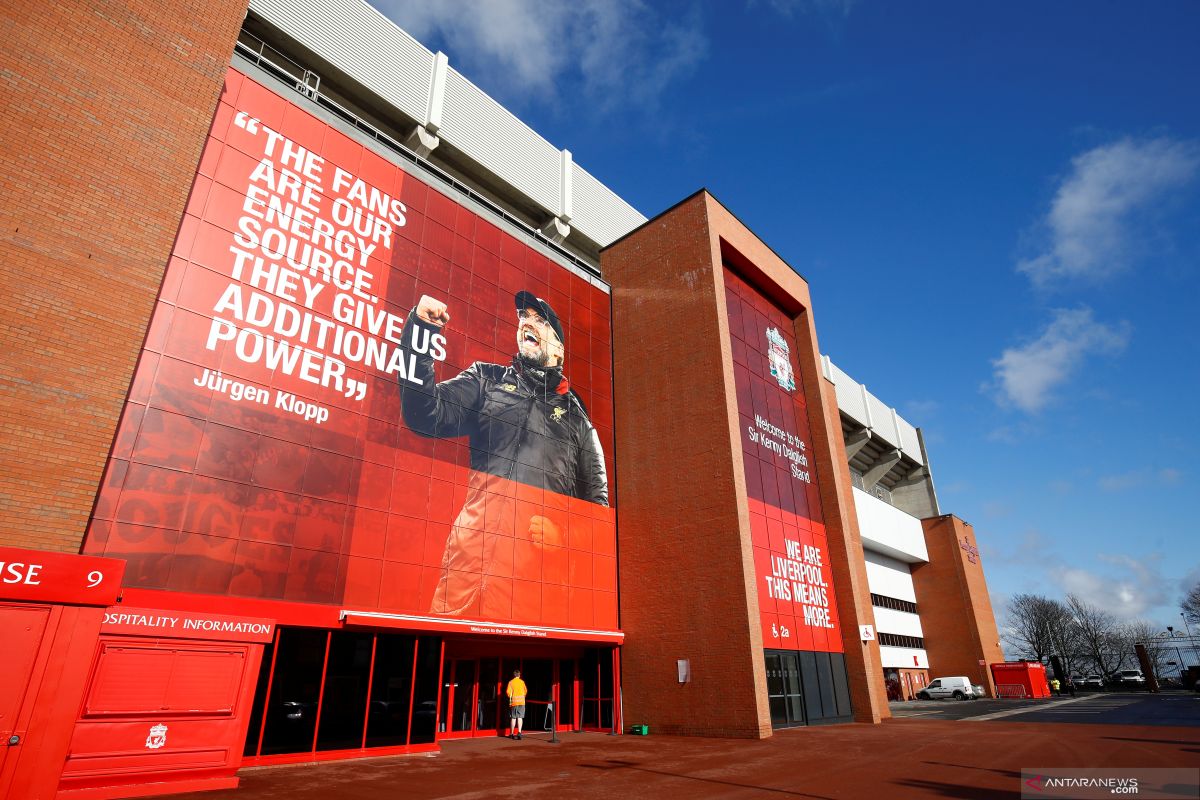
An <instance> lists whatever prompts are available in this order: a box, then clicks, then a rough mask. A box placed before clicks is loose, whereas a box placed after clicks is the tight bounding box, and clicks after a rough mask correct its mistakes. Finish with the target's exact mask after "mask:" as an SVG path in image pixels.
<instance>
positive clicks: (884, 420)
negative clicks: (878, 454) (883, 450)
mask: <svg viewBox="0 0 1200 800" xmlns="http://www.w3.org/2000/svg"><path fill="white" fill-rule="evenodd" d="M867 409H868V410H869V411H870V412H871V432H872V433H873V434H874V435H875V436H876V437H877V438H879V439H882V440H883V441H885V442H887V443H888V444H890V445H891V446H892V447H897V448H898V447H900V431H898V430H896V423H895V420H893V419H892V409H891V408H890V407H889V406H888V405H887V404H886V403H884V402H883V401H882V400H880V399H879V398H878V397H876V396H875V395H873V394H871V393H870V392H867Z"/></svg>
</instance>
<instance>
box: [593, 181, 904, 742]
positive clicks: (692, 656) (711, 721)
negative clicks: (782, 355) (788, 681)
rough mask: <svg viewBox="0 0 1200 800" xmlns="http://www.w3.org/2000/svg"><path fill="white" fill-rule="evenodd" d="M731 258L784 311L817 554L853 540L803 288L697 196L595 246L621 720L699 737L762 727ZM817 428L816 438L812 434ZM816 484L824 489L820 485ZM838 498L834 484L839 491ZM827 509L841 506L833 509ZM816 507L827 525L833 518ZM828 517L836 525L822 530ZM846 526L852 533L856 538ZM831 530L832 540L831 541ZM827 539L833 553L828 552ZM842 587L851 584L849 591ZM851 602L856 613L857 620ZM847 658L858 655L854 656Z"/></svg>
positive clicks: (863, 603) (856, 654)
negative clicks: (609, 443) (604, 287)
mask: <svg viewBox="0 0 1200 800" xmlns="http://www.w3.org/2000/svg"><path fill="white" fill-rule="evenodd" d="M723 247H725V248H726V249H727V250H728V251H729V253H728V254H730V255H734V256H735V257H737V258H739V260H740V262H741V263H739V264H738V265H737V266H738V267H739V271H740V272H742V273H743V274H744V275H745V276H746V277H747V279H749V280H750V281H751V283H753V284H754V285H756V286H757V288H759V289H760V291H763V292H764V293H765V294H767V295H768V296H769V297H771V298H772V299H773V300H775V301H776V302H777V303H779V304H780V305H781V306H782V307H784V308H786V309H794V311H793V313H795V314H797V322H796V332H797V336H798V337H800V341H801V343H802V344H801V348H800V349H801V351H802V352H800V353H798V358H799V360H800V362H801V364H802V373H804V374H803V380H804V387H805V391H806V392H807V394H808V398H809V408H810V420H809V421H810V424H811V425H812V426H813V428H814V432H813V439H814V442H813V447H814V454H815V455H816V456H817V458H816V469H817V474H818V479H819V481H820V482H821V485H822V492H823V493H822V503H823V504H824V510H825V516H826V522H827V524H829V525H830V540H831V541H830V550H831V557H832V558H834V559H835V560H836V559H840V560H842V561H844V562H845V561H846V559H845V558H843V557H842V556H844V554H845V553H846V552H848V551H850V549H851V540H850V539H847V538H845V535H846V533H847V531H846V525H845V524H844V518H845V517H846V515H847V514H848V516H849V519H850V520H853V519H854V516H853V511H846V510H845V509H852V507H853V506H852V502H851V498H850V496H849V491H850V489H849V487H850V482H849V474H848V473H847V474H846V475H845V476H844V480H838V479H835V478H834V477H833V476H832V475H831V474H830V472H831V470H832V469H833V467H832V465H833V464H835V463H838V460H839V458H840V463H841V465H842V470H843V471H845V463H844V461H845V460H844V458H841V457H840V456H837V455H835V454H834V453H833V451H832V450H831V447H832V445H833V442H834V441H836V442H839V443H840V441H841V439H840V436H833V432H834V431H836V430H837V427H836V426H837V425H838V423H837V408H836V405H835V404H833V403H832V394H831V391H832V387H831V386H830V387H826V388H827V389H828V390H829V391H823V390H822V386H821V383H822V381H823V379H820V380H817V379H815V378H814V377H813V376H817V375H819V369H818V367H817V349H816V341H815V338H814V333H813V329H812V327H811V324H810V322H811V321H810V318H809V317H808V316H807V314H806V313H803V310H804V309H807V307H808V303H809V297H808V287H807V285H806V284H805V283H804V281H803V280H802V279H801V278H800V277H799V276H798V275H796V273H795V272H793V271H792V270H791V268H790V267H788V266H787V265H786V264H785V263H784V262H783V261H781V260H780V259H779V257H778V256H777V255H775V254H774V253H773V252H772V251H771V250H770V248H768V247H767V246H766V245H765V244H763V243H762V242H761V241H760V240H759V239H758V238H757V237H755V236H754V235H753V233H751V232H750V231H749V230H747V229H746V228H745V226H743V225H742V224H741V223H740V222H738V221H737V219H736V218H734V217H733V215H732V214H730V213H729V212H728V211H727V210H726V209H725V208H724V207H723V206H721V205H720V204H719V203H718V202H717V201H716V200H715V199H713V198H712V197H711V196H710V195H708V194H707V193H705V192H700V193H698V194H696V195H693V196H692V197H690V198H688V199H687V200H685V201H683V202H682V203H680V204H679V205H678V206H676V207H674V208H672V209H670V210H668V211H666V212H664V213H663V214H662V215H660V216H659V217H656V218H655V219H653V220H651V221H650V222H648V223H647V224H646V225H644V226H643V227H642V228H640V229H638V230H637V231H635V232H634V233H632V234H630V235H629V236H628V237H626V238H625V239H622V240H621V241H619V242H617V243H616V244H614V245H613V246H611V247H610V248H609V249H607V250H605V251H604V252H603V253H602V254H601V267H602V270H603V272H604V275H605V277H606V279H608V280H609V281H610V282H611V283H612V285H613V357H614V363H615V364H617V365H618V366H617V369H616V371H615V373H614V383H615V406H616V429H617V430H616V439H617V442H616V455H617V477H618V480H619V481H620V484H621V486H622V487H624V489H623V490H622V495H621V503H620V505H619V506H618V509H617V515H618V516H617V519H618V536H619V551H618V552H619V567H620V576H621V625H622V628H623V629H624V630H625V632H626V634H627V638H626V644H625V646H624V648H623V652H622V674H623V685H624V691H625V695H624V703H625V721H626V722H627V723H629V724H636V723H647V724H649V725H650V726H651V728H652V729H654V730H659V731H662V732H667V733H683V734H696V735H708V736H742V737H764V736H769V735H771V723H770V714H769V710H768V707H767V697H766V677H765V674H764V663H763V657H762V649H763V642H762V633H761V630H760V628H759V611H758V596H757V583H756V580H755V570H754V563H753V558H752V555H751V544H750V522H749V517H748V513H747V508H746V486H745V477H744V475H743V471H742V458H741V451H740V447H741V444H740V441H741V439H740V433H739V431H738V421H737V399H736V395H735V392H734V379H733V361H732V353H731V348H730V338H729V321H728V318H727V311H726V305H725V288H724V278H723V275H722V266H721V261H722V248H723ZM818 427H819V428H821V429H822V431H823V433H821V434H818V433H817V431H816V429H817V428H818ZM826 483H828V485H829V487H832V488H830V490H829V493H828V494H827V493H826V492H825V487H826ZM839 487H841V488H844V490H845V493H844V494H842V495H839V494H838V493H839V491H841V488H839ZM839 504H841V506H840V508H839ZM830 517H837V518H838V521H836V522H831V521H830ZM835 524H836V526H837V527H836V534H835V527H834V526H835ZM856 530H857V529H856V528H855V533H856ZM839 537H841V542H840V543H835V542H834V541H833V540H834V539H836V538H839ZM839 549H840V553H839ZM861 552H862V550H861V546H860V547H859V548H858V557H857V559H856V561H855V564H856V566H854V565H850V564H844V565H843V569H844V570H848V571H850V572H852V573H854V574H855V576H856V577H857V578H858V581H857V582H856V581H855V580H853V579H847V580H843V579H842V577H841V576H840V575H839V574H838V573H837V572H835V574H834V577H835V581H836V582H837V587H836V589H837V603H838V609H839V612H840V614H841V624H842V630H843V632H844V633H845V632H847V631H848V632H849V633H848V634H846V635H847V636H851V635H852V636H853V642H849V643H847V644H853V649H851V648H848V649H847V666H848V669H849V673H850V683H851V687H852V697H853V701H854V703H855V712H856V718H860V719H867V720H878V719H879V716H880V708H879V705H882V709H883V713H886V699H885V700H883V701H882V703H879V702H877V700H876V699H873V696H872V691H873V690H872V689H870V688H868V687H866V683H867V681H866V678H865V673H864V670H863V668H862V663H863V658H864V656H863V655H862V654H863V653H866V654H867V656H866V658H867V659H868V660H869V659H870V658H871V657H872V656H871V654H872V653H873V654H874V655H873V658H874V667H873V672H874V673H878V675H876V676H875V677H876V678H877V680H876V681H875V683H876V684H877V686H878V689H877V690H876V693H877V694H880V695H882V693H883V682H882V673H881V672H880V671H879V667H878V665H879V659H878V650H877V648H874V647H873V646H872V647H864V646H863V645H862V644H861V643H860V642H859V641H858V637H857V626H858V620H859V619H860V618H862V619H865V620H867V621H869V620H870V619H871V617H870V597H869V593H868V591H867V588H866V573H865V566H864V565H863V564H862V556H861ZM852 592H861V594H862V597H854V596H851V595H850V594H846V595H845V596H843V595H844V593H852ZM864 610H865V612H866V616H865V617H863V616H862V612H863V611H864ZM681 658H686V659H689V660H690V662H691V672H692V680H691V682H690V683H688V684H686V685H682V686H681V685H679V684H678V683H677V681H676V661H677V659H681ZM856 662H857V666H856Z"/></svg>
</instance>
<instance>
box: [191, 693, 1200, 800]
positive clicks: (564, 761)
mask: <svg viewBox="0 0 1200 800" xmlns="http://www.w3.org/2000/svg"><path fill="white" fill-rule="evenodd" d="M1126 697H1128V698H1130V700H1131V701H1130V702H1123V701H1124V699H1125V698H1126ZM1119 701H1120V703H1119ZM1185 701H1190V702H1191V704H1190V705H1189V703H1188V702H1185ZM1092 703H1097V705H1095V706H1094V707H1093V708H1094V709H1096V710H1097V711H1098V712H1099V713H1097V714H1089V715H1086V716H1085V715H1083V714H1081V713H1079V712H1068V711H1067V710H1066V709H1069V708H1072V707H1076V708H1081V709H1088V708H1089V704H1092ZM945 705H947V706H970V705H972V704H971V703H946V704H945ZM979 705H980V706H981V707H982V706H983V705H985V704H984V703H982V702H980V703H979ZM1197 706H1200V701H1196V700H1194V699H1193V698H1192V697H1191V696H1184V695H1178V696H1166V697H1164V696H1146V695H1131V696H1120V695H1107V696H1105V695H1099V696H1097V698H1096V699H1095V700H1093V699H1085V700H1082V701H1080V702H1077V703H1074V704H1061V705H1060V704H1042V705H1040V706H1034V707H1033V708H1032V710H1030V711H1029V713H1025V714H1020V715H1017V716H1011V717H1004V718H998V719H992V720H986V721H979V720H976V719H961V720H954V719H935V718H931V717H910V718H906V719H891V720H886V721H884V722H883V723H882V724H880V725H829V726H823V727H813V728H793V729H790V730H783V731H777V732H776V733H775V735H774V736H772V737H771V738H769V739H763V740H750V739H700V738H685V737H678V736H662V735H658V734H655V733H654V731H653V730H652V731H651V735H650V736H605V735H603V734H595V733H585V734H575V733H568V734H564V735H563V736H562V740H563V742H562V744H557V745H555V744H550V743H549V742H548V741H547V740H546V739H545V738H544V737H539V736H527V737H526V738H525V740H524V741H521V742H514V741H511V740H509V739H500V738H487V739H473V740H465V741H455V742H448V743H446V744H445V745H444V746H443V750H442V752H441V753H439V754H436V755H434V756H424V755H421V756H398V757H389V758H371V759H360V760H354V761H337V762H325V763H321V764H309V765H296V766H287V767H263V768H254V769H246V770H243V771H242V773H241V778H242V784H241V788H239V789H237V790H232V791H218V792H205V793H198V794H192V795H176V796H175V797H176V798H185V797H186V798H188V799H189V800H341V799H342V798H346V799H347V800H401V798H403V799H405V800H407V799H408V798H416V799H418V800H419V799H420V798H461V799H462V800H485V799H487V800H491V798H501V799H505V798H511V799H512V800H534V798H539V797H540V798H553V800H560V799H562V798H609V797H613V798H622V800H641V798H652V799H653V800H671V799H673V798H687V800H693V799H694V798H721V799H722V800H724V799H725V798H731V799H734V800H740V798H772V797H778V798H814V799H815V800H862V798H867V799H868V800H894V799H895V800H905V798H964V800H965V799H969V800H976V799H980V800H990V799H991V798H1004V799H1005V800H1019V798H1020V786H1021V780H1020V778H1021V770H1022V769H1023V768H1024V769H1044V768H1054V767H1066V768H1078V767H1106V768H1119V769H1125V768H1129V769H1134V768H1139V769H1140V768H1152V767H1189V768H1193V769H1196V772H1194V773H1189V774H1193V775H1195V776H1196V779H1195V780H1196V781H1197V782H1200V714H1198V713H1197V711H1196V707H1197ZM1008 710H1020V709H1013V707H1012V705H1011V703H1010V704H1009V705H1008ZM993 713H994V712H993ZM1043 714H1049V715H1052V716H1054V717H1058V716H1062V715H1070V716H1071V718H1070V719H1069V720H1066V721H1060V720H1058V719H1051V720H1046V721H1033V720H1035V719H1036V718H1037V716H1038V715H1043ZM1084 719H1086V720H1088V722H1089V724H1079V721H1080V720H1084ZM1122 719H1138V720H1141V722H1140V723H1139V724H1127V723H1124V722H1121V721H1120V720H1122ZM1180 721H1182V722H1183V723H1184V724H1182V725H1180V724H1178V723H1179V722H1180ZM1048 722H1052V723H1053V724H1047V723H1048ZM1096 723H1100V724H1096ZM1189 780H1190V779H1189ZM1197 792H1200V788H1198V789H1197ZM1182 796H1185V797H1186V796H1187V795H1186V794H1185V795H1182ZM1191 796H1193V797H1200V794H1192V795H1191Z"/></svg>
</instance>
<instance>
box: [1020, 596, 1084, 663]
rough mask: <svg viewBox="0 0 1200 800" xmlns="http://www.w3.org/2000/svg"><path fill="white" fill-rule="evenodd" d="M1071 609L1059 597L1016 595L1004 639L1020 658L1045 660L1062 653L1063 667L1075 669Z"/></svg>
mask: <svg viewBox="0 0 1200 800" xmlns="http://www.w3.org/2000/svg"><path fill="white" fill-rule="evenodd" d="M1074 636H1075V634H1074V630H1073V627H1072V622H1071V612H1070V610H1069V609H1068V608H1067V607H1066V606H1065V605H1063V604H1062V603H1060V602H1059V601H1058V600H1051V599H1050V598H1048V597H1043V596H1041V595H1037V594H1018V595H1013V597H1012V599H1011V600H1009V601H1008V622H1007V624H1006V625H1005V629H1004V640H1005V641H1006V642H1007V643H1008V644H1009V645H1011V646H1012V649H1013V652H1014V654H1015V655H1016V656H1017V657H1018V658H1030V659H1033V660H1035V661H1041V662H1045V661H1047V660H1049V658H1050V656H1054V655H1057V656H1060V657H1061V658H1062V659H1063V667H1064V668H1065V669H1066V670H1067V671H1068V674H1070V671H1071V669H1072V666H1071V663H1070V662H1071V656H1072V654H1073V653H1074V651H1075V647H1074V644H1073V639H1074Z"/></svg>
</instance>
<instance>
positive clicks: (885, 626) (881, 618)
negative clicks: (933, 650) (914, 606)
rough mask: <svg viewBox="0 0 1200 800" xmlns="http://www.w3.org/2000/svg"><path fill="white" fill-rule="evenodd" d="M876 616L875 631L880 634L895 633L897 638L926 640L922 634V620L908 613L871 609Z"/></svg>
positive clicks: (886, 609) (888, 609)
mask: <svg viewBox="0 0 1200 800" xmlns="http://www.w3.org/2000/svg"><path fill="white" fill-rule="evenodd" d="M871 610H872V611H873V612H874V614H875V630H876V631H878V632H880V633H894V634H896V635H897V636H916V637H919V638H924V636H925V634H924V633H922V632H921V618H920V617H918V616H917V615H916V614H909V613H908V612H906V611H896V610H895V609H893V608H879V607H878V606H875V607H874V608H872V609H871Z"/></svg>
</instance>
